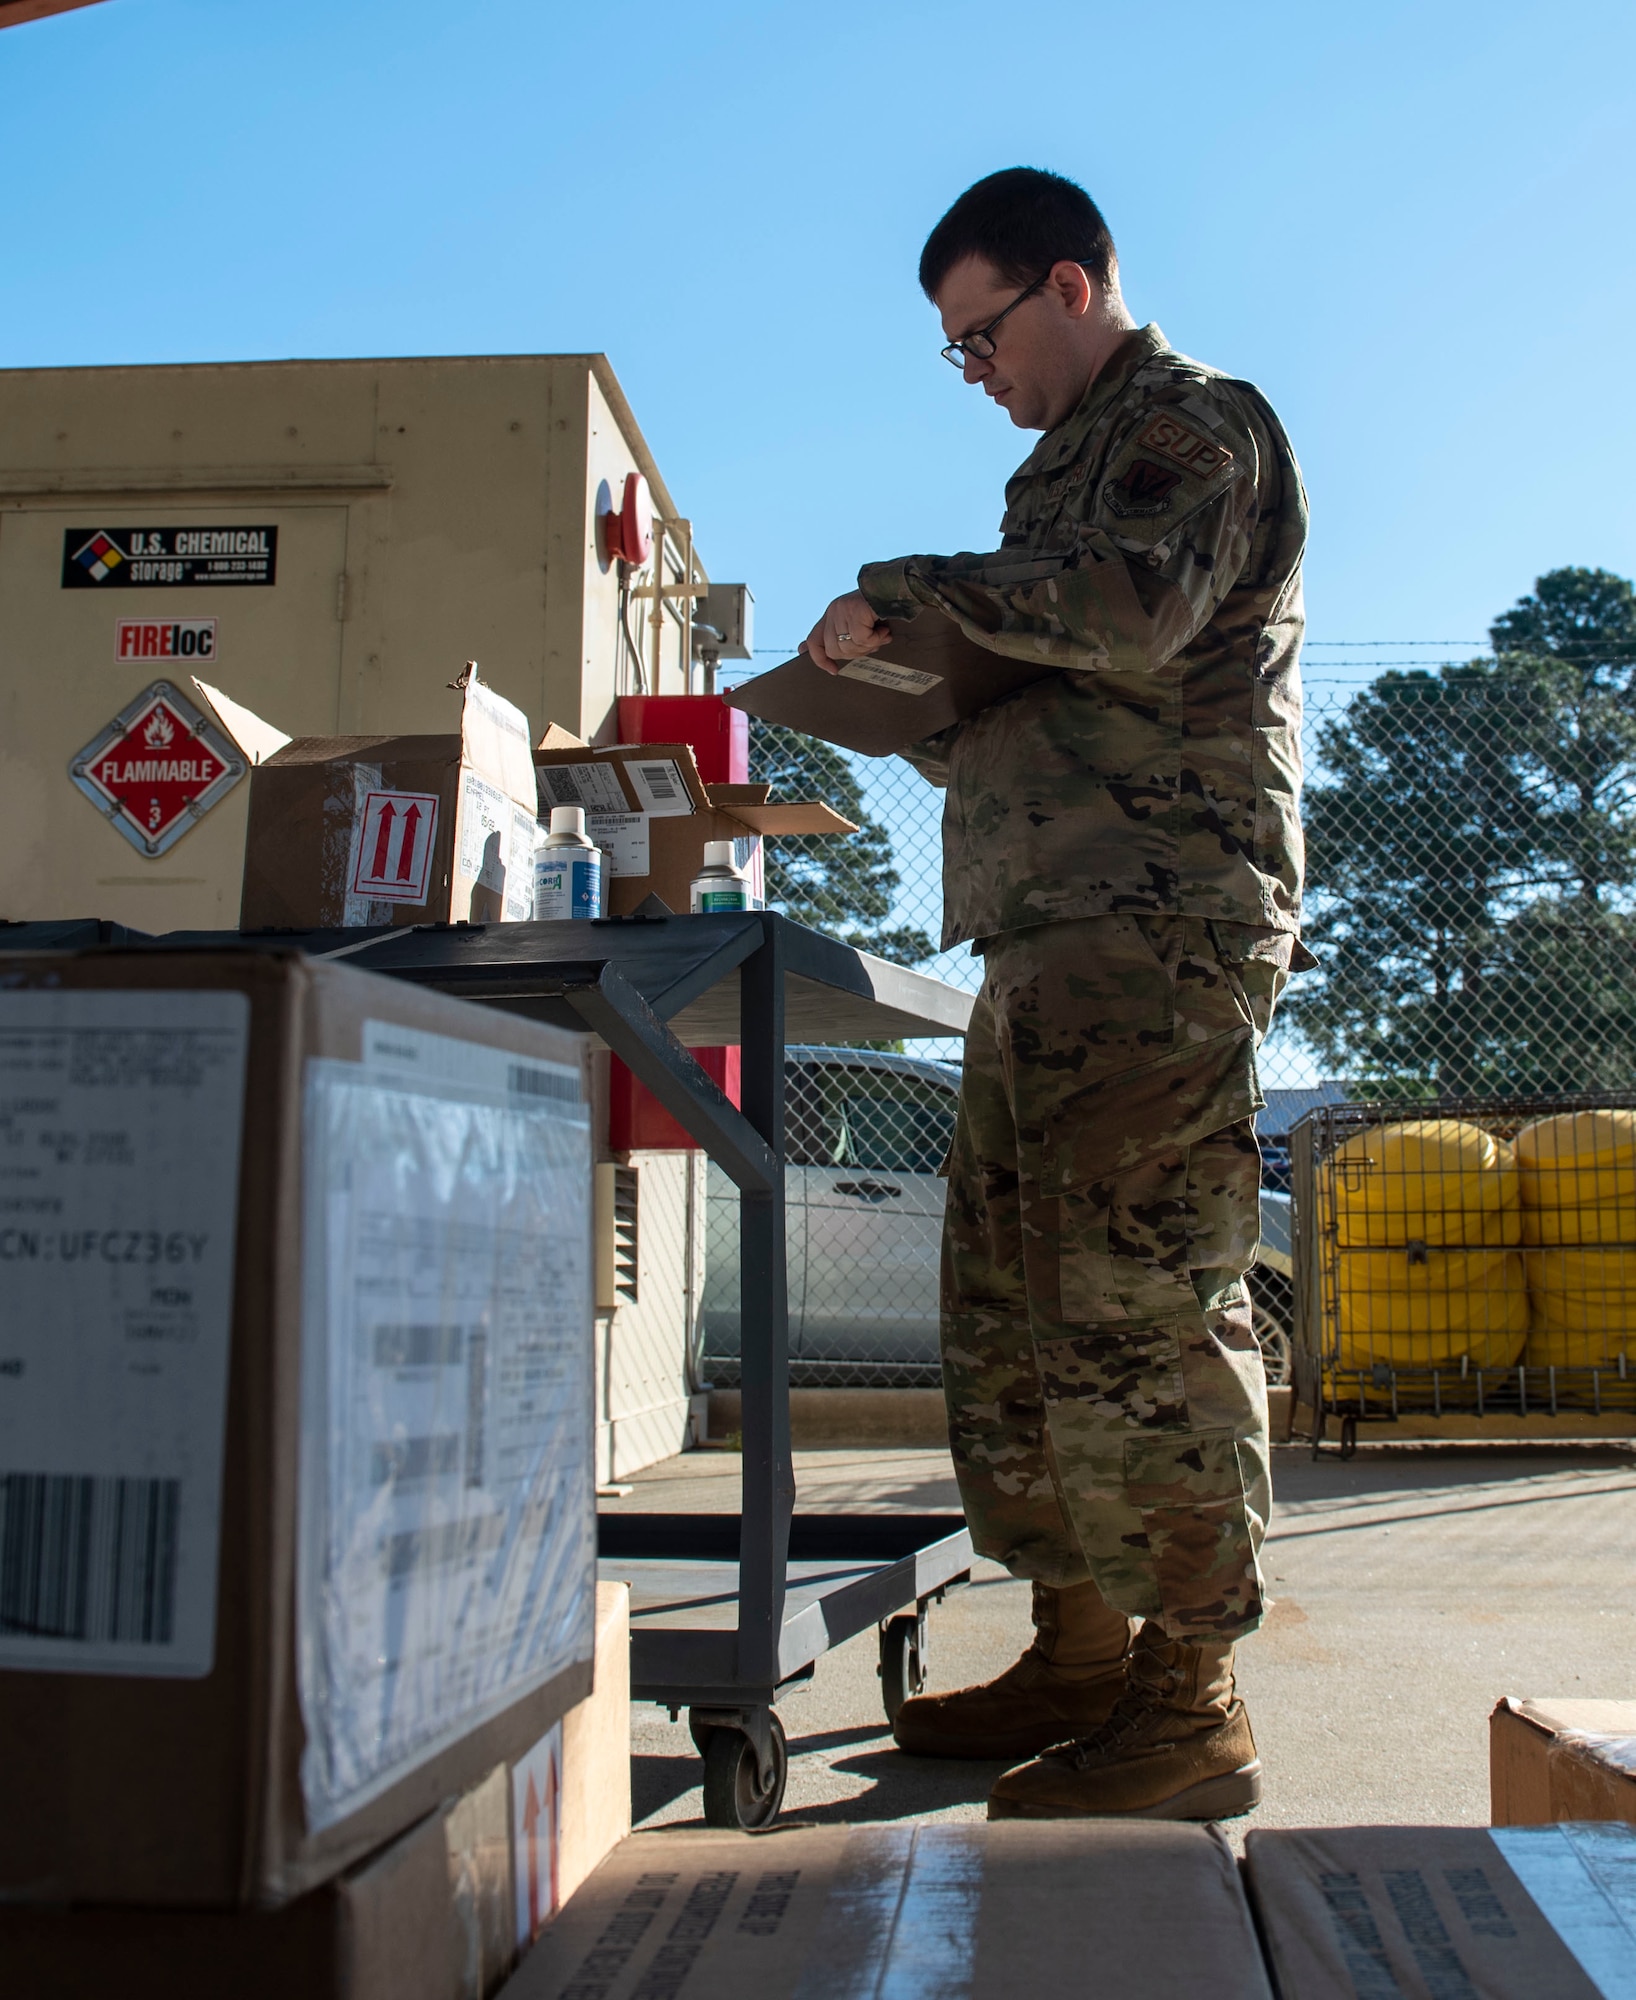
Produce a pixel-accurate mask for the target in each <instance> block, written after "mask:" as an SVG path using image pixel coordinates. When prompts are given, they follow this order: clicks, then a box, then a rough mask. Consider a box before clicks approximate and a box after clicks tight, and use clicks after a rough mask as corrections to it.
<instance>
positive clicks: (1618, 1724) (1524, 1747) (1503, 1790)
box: [1488, 1695, 1636, 1826]
mask: <svg viewBox="0 0 1636 2000" xmlns="http://www.w3.org/2000/svg"><path fill="white" fill-rule="evenodd" d="M1488 1779H1489V1793H1490V1798H1491V1802H1492V1819H1493V1823H1494V1825H1495V1826H1549V1825H1551V1824H1553V1823H1554V1822H1555V1821H1557V1820H1580V1819H1620V1820H1626V1821H1628V1822H1629V1823H1630V1824H1631V1825H1633V1826H1636V1701H1580V1700H1575V1699H1572V1698H1570V1699H1568V1700H1564V1701H1517V1700H1515V1699H1514V1698H1513V1697H1511V1696H1510V1695H1507V1696H1506V1698H1505V1699H1504V1700H1503V1701H1502V1702H1501V1703H1500V1704H1499V1706H1498V1707H1497V1708H1496V1709H1495V1710H1494V1713H1493V1714H1492V1715H1491V1716H1490V1717H1489V1720H1488Z"/></svg>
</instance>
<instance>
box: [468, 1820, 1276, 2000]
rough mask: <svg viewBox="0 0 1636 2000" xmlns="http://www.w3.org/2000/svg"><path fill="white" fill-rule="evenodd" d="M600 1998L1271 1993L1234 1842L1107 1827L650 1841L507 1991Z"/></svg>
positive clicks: (1126, 1998) (653, 1836)
mask: <svg viewBox="0 0 1636 2000" xmlns="http://www.w3.org/2000/svg"><path fill="white" fill-rule="evenodd" d="M684 1981H685V1984H684ZM593 1991H594V1992H596V1993H598V1994H603V1995H607V1996H608V2000H631V1996H633V1995H637V1994H658V1993H665V1994H677V1993H680V1994H683V1995H684V1996H685V1995H691V1994H694V1993H697V1994H699V1995H701V1996H703V1995H708V1996H709V2000H816V1996H822V2000H853V1996H854V1995H858V1996H862V1995H879V1994H904V1995H908V1994H915V1995H922V1994H923V1995H926V1996H928V2000H930V1996H932V1995H949V1996H954V1995H958V1996H961V2000H1015V1996H1017V1995H1019V1994H1029V1995H1050V1994H1059V1993H1060V1994H1064V1995H1067V1994H1079V1993H1089V1992H1093V1991H1094V1992H1096V1993H1098V1994H1104V1993H1105V1994H1109V1995H1112V1994H1118V1995H1119V1996H1120V2000H1178V1997H1179V1996H1183V1995H1187V1996H1192V1995H1197V1994H1208V1995H1209V1996H1210V2000H1271V1989H1270V1988H1269V1986H1268V1984H1267V1976H1266V1972H1265V1970H1264V1968H1263V1966H1262V1962H1261V1953H1260V1951H1259V1949H1258V1948H1257V1945H1256V1940H1255V1932H1254V1929H1253V1926H1252V1924H1251V1921H1250V1912H1249V1908H1248V1905H1247V1903H1246V1901H1245V1898H1244V1892H1243V1890H1242V1888H1241V1887H1240V1885H1239V1880H1238V1872H1237V1869H1236V1868H1235V1867H1234V1864H1233V1857H1232V1855H1231V1853H1230V1852H1229V1850H1228V1848H1227V1844H1226V1842H1225V1841H1224V1840H1223V1839H1222V1838H1221V1837H1220V1835H1219V1834H1217V1833H1216V1832H1215V1831H1214V1830H1213V1829H1211V1830H1206V1829H1205V1828H1203V1827H1196V1826H1175V1825H1172V1826H1166V1825H1161V1824H1159V1823H1156V1822H1155V1823H1147V1822H1138V1823H1136V1824H1132V1825H1127V1824H1125V1823H1123V1822H1118V1823H1110V1822H1107V1821H1101V1822H1097V1821H1079V1822H1075V1821H1058V1822H1055V1823H1049V1824H1044V1823H1042V1824H1039V1825H1032V1824H1029V1823H1027V1822H1024V1821H1010V1822H1001V1823H1000V1824H998V1825H987V1824H981V1823H979V1824H977V1825H970V1824H950V1823H947V1822H943V1823H938V1824H933V1825H929V1826H905V1825H895V1826H871V1827H788V1828H775V1829H774V1830H773V1831H771V1832H770V1833H766V1834H747V1833H716V1832H694V1831H692V1830H691V1829H688V1830H680V1831H676V1832H665V1833H638V1834H635V1835H633V1836H632V1837H631V1838H630V1839H629V1840H626V1841H623V1842H622V1843H621V1844H620V1845H619V1846H618V1847H617V1848H615V1850H614V1852H613V1853H612V1854H611V1855H610V1856H609V1857H608V1859H607V1860H606V1861H605V1862H604V1863H603V1865H602V1866H601V1867H600V1868H599V1869H598V1870H597V1871H596V1873H595V1874H594V1875H593V1876H592V1877H591V1879H590V1880H589V1881H588V1882H587V1883H586V1884H585V1886H584V1888H583V1889H581V1890H580V1892H579V1894H578V1895H577V1896H575V1897H574V1899H573V1900H572V1902H570V1903H569V1905H568V1907H567V1909H566V1910H565V1911H564V1912H563V1914H562V1916H561V1917H559V1918H558V1920H557V1922H556V1923H555V1924H554V1925H553V1926H552V1927H551V1929H550V1930H549V1931H548V1932H547V1933H546V1934H545V1936H544V1937H543V1938H542V1939H541V1940H540V1942H539V1943H538V1944H537V1945H536V1946H535V1947H534V1949H533V1951H532V1952H531V1953H530V1954H529V1956H528V1957H527V1958H525V1959H524V1960H523V1962H522V1965H521V1966H520V1968H519V1969H518V1971H517V1973H516V1975H515V1976H514V1978H513V1979H512V1981H511V1983H510V1984H509V1985H508V1986H507V1987H506V1989H505V2000H563V1996H566V1995H568V1994H589V1993H591V1992H593Z"/></svg>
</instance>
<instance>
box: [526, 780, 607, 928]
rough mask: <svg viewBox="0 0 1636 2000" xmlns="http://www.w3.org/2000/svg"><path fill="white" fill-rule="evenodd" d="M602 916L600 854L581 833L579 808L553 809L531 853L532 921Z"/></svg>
mask: <svg viewBox="0 0 1636 2000" xmlns="http://www.w3.org/2000/svg"><path fill="white" fill-rule="evenodd" d="M601 914H602V850H601V849H600V848H599V847H594V846H593V845H592V844H591V841H590V839H589V837H588V836H587V834H586V831H585V808H584V807H583V806H553V807H552V808H551V823H550V826H549V828H548V829H546V830H545V833H544V837H543V838H542V839H541V841H540V843H539V845H538V846H537V847H536V848H535V849H534V918H535V921H536V922H537V923H552V922H555V921H557V920H559V919H562V918H572V917H581V918H591V917H600V916H601Z"/></svg>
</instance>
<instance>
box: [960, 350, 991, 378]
mask: <svg viewBox="0 0 1636 2000" xmlns="http://www.w3.org/2000/svg"><path fill="white" fill-rule="evenodd" d="M960 373H961V374H962V375H963V376H964V377H965V379H966V380H967V381H968V382H981V381H984V380H985V379H986V378H987V377H988V376H990V375H992V374H993V373H994V364H993V362H992V361H979V360H978V359H977V357H976V355H975V354H968V355H967V356H966V359H965V363H964V365H963V367H962V368H961V370H960Z"/></svg>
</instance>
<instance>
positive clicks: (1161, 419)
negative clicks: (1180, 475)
mask: <svg viewBox="0 0 1636 2000" xmlns="http://www.w3.org/2000/svg"><path fill="white" fill-rule="evenodd" d="M1136 442H1137V443H1138V444H1142V445H1146V446H1147V448H1148V450H1149V451H1156V452H1158V453H1160V454H1161V455H1162V456H1163V457H1165V458H1168V459H1169V460H1170V462H1171V463H1172V464H1173V465H1179V466H1181V467H1182V468H1183V469H1184V470H1185V471H1188V472H1191V473H1192V474H1193V476H1194V478H1195V479H1208V478H1210V477H1211V475H1212V474H1213V473H1217V472H1219V471H1220V470H1221V468H1222V467H1223V466H1224V465H1231V464H1232V462H1233V454H1232V453H1231V452H1230V451H1227V450H1225V449H1223V447H1222V446H1221V445H1219V444H1212V443H1211V441H1210V439H1209V438H1207V437H1205V436H1204V435H1203V433H1202V432H1200V431H1195V430H1189V429H1188V427H1187V425H1186V424H1182V423H1178V422H1177V421H1176V419H1175V418H1174V417H1170V416H1157V417H1155V418H1154V419H1153V421H1152V422H1151V423H1150V424H1149V425H1148V427H1147V429H1146V430H1145V431H1143V433H1142V434H1141V436H1140V437H1139V438H1138V439H1137V440H1136Z"/></svg>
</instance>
